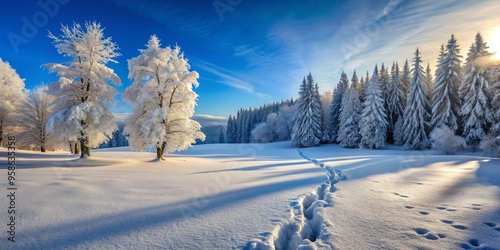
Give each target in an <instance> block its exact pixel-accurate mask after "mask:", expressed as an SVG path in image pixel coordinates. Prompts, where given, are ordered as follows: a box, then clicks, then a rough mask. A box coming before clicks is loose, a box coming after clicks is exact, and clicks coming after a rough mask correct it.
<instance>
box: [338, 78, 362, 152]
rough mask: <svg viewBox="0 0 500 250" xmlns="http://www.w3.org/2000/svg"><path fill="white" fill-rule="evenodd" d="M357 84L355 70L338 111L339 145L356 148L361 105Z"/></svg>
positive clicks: (358, 139)
mask: <svg viewBox="0 0 500 250" xmlns="http://www.w3.org/2000/svg"><path fill="white" fill-rule="evenodd" d="M358 85H359V82H358V76H357V75H356V71H354V73H353V75H352V78H351V86H350V87H349V88H348V89H347V91H346V93H345V94H344V97H343V98H342V108H341V111H340V129H339V136H338V141H339V143H340V146H342V147H345V148H356V147H358V146H359V142H360V135H359V122H360V120H361V111H362V107H361V102H360V100H359V94H358V90H357V87H358Z"/></svg>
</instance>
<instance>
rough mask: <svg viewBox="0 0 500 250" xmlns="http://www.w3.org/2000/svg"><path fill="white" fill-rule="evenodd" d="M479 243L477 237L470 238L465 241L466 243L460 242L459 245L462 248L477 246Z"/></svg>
mask: <svg viewBox="0 0 500 250" xmlns="http://www.w3.org/2000/svg"><path fill="white" fill-rule="evenodd" d="M480 245H481V244H480V243H479V240H477V239H470V240H469V241H467V243H462V244H460V247H461V248H462V249H473V248H476V247H479V246H480ZM481 249H482V248H481ZM488 249H489V248H488Z"/></svg>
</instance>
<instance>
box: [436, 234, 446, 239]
mask: <svg viewBox="0 0 500 250" xmlns="http://www.w3.org/2000/svg"><path fill="white" fill-rule="evenodd" d="M438 237H439V238H441V239H444V238H446V234H438Z"/></svg>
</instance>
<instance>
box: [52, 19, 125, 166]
mask: <svg viewBox="0 0 500 250" xmlns="http://www.w3.org/2000/svg"><path fill="white" fill-rule="evenodd" d="M61 31H62V35H61V36H59V37H58V36H55V35H53V34H52V33H49V37H50V38H51V39H53V40H54V44H55V47H56V48H57V51H58V53H59V54H62V55H64V56H67V57H69V58H71V60H70V61H69V62H67V63H64V64H60V63H48V64H46V67H47V68H48V69H49V70H50V72H53V73H56V74H57V75H58V76H59V80H58V81H57V82H54V83H53V84H51V86H50V92H51V94H52V95H54V96H56V98H57V99H56V102H57V105H56V106H55V111H56V113H55V114H54V115H53V116H52V117H51V118H50V122H49V124H50V126H49V127H50V130H51V131H54V133H56V134H58V135H60V137H62V138H66V139H68V140H69V141H71V140H78V141H79V142H80V147H81V157H84V156H90V148H94V147H97V146H99V145H100V144H101V143H103V142H105V141H107V140H108V139H109V138H110V137H111V135H112V133H113V131H115V130H116V129H117V126H116V120H117V118H116V116H115V115H114V114H113V113H112V112H111V110H110V109H109V108H108V106H107V105H106V103H113V97H114V96H115V94H116V93H117V92H116V89H115V88H114V87H112V86H111V85H110V83H111V84H114V85H121V82H120V78H119V77H118V75H116V74H115V73H114V71H113V70H112V69H110V68H108V67H107V66H106V64H107V63H109V62H116V61H115V60H114V58H115V57H117V56H119V55H120V54H119V53H118V52H117V50H118V47H117V45H116V44H115V43H114V42H112V41H111V38H110V37H108V38H106V37H105V36H104V33H103V31H104V28H102V27H101V25H100V24H99V23H96V22H92V23H85V26H84V27H82V26H81V25H80V24H76V23H75V24H73V26H72V27H69V26H65V25H62V27H61Z"/></svg>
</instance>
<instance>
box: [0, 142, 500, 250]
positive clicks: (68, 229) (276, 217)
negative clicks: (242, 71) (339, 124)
mask: <svg viewBox="0 0 500 250" xmlns="http://www.w3.org/2000/svg"><path fill="white" fill-rule="evenodd" d="M154 156H155V154H153V153H148V152H144V153H137V152H130V151H129V149H128V148H115V149H109V150H95V151H93V155H92V158H91V159H86V160H79V159H75V157H73V156H71V155H69V154H67V153H47V154H41V153H33V152H27V151H18V154H17V166H18V169H17V173H16V176H17V186H18V192H17V204H16V205H17V211H16V212H17V219H16V223H17V228H16V232H17V234H16V243H11V242H8V241H7V240H6V238H7V234H6V233H4V236H3V237H2V243H1V244H0V248H1V249H151V248H160V249H211V248H212V249H213V248H218V249H232V248H242V247H265V246H269V247H280V246H281V247H286V246H293V245H294V244H296V243H297V242H298V244H301V243H304V244H305V245H309V246H311V247H317V248H338V249H461V248H463V249H476V248H477V249H500V160H498V159H494V158H488V157H480V156H466V155H457V156H441V155H436V153H435V152H432V151H404V150H401V149H400V148H398V147H388V149H385V150H360V149H356V150H349V149H343V148H340V147H339V146H337V145H324V146H320V147H316V148H306V149H300V153H299V152H298V150H297V149H296V148H292V147H291V146H290V142H281V143H271V144H212V145H199V146H194V147H192V148H190V149H189V150H187V151H183V152H180V153H175V154H170V155H168V156H167V160H166V161H165V162H157V161H152V159H153V158H154ZM0 159H6V150H5V149H3V148H2V149H0ZM0 167H1V168H2V169H6V161H5V160H2V161H1V162H0ZM322 167H323V168H322ZM330 167H332V168H330ZM333 168H335V169H339V170H341V171H342V173H341V175H338V174H339V173H338V172H335V171H333ZM328 170H330V171H328ZM342 175H343V176H345V177H347V178H346V179H345V180H340V181H339V182H338V183H336V181H337V179H342V178H341V177H342ZM2 176H3V177H2V178H1V179H0V185H1V186H2V187H7V178H6V175H5V174H3V175H2ZM322 183H328V184H330V185H326V186H325V185H324V186H323V188H318V185H321V184H322ZM325 187H327V189H325ZM2 192H4V193H5V195H2V197H4V198H2V199H0V207H4V208H5V207H8V205H7V202H8V201H7V199H6V194H7V190H6V188H3V191H2ZM311 204H312V205H311ZM308 207H309V209H307V208H308ZM321 207H325V208H321ZM4 210H5V211H4V212H2V213H0V218H2V221H5V222H7V211H6V209H4ZM302 210H304V211H302ZM302 214H304V216H302ZM301 216H302V217H301ZM290 220H292V222H290ZM294 223H295V224H294ZM2 224H4V225H5V224H6V223H4V222H2ZM291 225H295V226H297V225H298V226H299V227H303V228H294V227H293V226H291ZM4 227H5V228H4V229H6V226H4ZM309 227H311V228H309ZM1 231H4V232H5V231H6V230H1ZM294 237H295V238H294ZM302 238H307V239H306V240H302ZM316 238H318V239H317V240H316ZM309 239H310V240H313V241H314V242H313V243H310V242H309ZM294 242H295V243H294Z"/></svg>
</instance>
